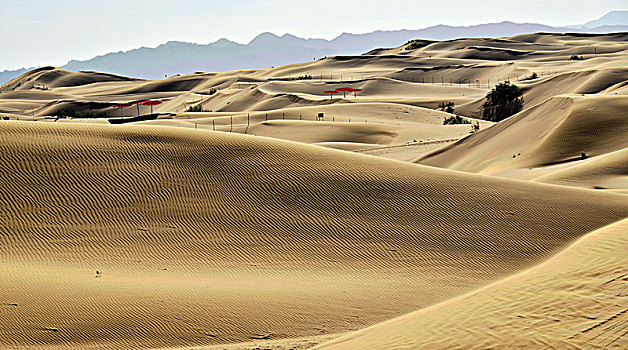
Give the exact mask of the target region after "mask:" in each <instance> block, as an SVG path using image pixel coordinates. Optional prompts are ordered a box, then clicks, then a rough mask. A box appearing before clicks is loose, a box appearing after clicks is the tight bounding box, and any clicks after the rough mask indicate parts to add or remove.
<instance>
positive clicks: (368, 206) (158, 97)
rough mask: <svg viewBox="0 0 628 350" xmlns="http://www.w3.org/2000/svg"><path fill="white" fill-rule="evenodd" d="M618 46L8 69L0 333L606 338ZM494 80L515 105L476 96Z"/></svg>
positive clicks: (11, 344) (451, 340) (623, 39)
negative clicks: (122, 68)
mask: <svg viewBox="0 0 628 350" xmlns="http://www.w3.org/2000/svg"><path fill="white" fill-rule="evenodd" d="M593 47H595V48H596V53H595V54H592V53H591V48H593ZM627 50H628V34H626V33H615V34H607V35H602V34H599V35H598V34H596V35H593V34H591V35H589V34H547V33H537V34H530V35H521V36H515V37H510V38H499V39H490V38H478V39H457V40H448V41H429V40H414V41H410V42H408V43H406V44H404V45H402V46H400V47H396V48H382V49H377V50H373V51H371V52H367V53H365V54H363V55H360V56H336V57H328V58H324V59H320V60H316V61H313V62H305V63H299V64H293V65H287V66H282V67H276V68H269V69H256V70H243V71H230V72H217V73H195V74H188V75H180V76H173V77H169V78H167V79H163V80H155V81H146V80H140V79H134V78H127V77H121V76H116V75H113V74H108V73H99V72H70V71H65V70H62V69H58V68H54V67H46V68H40V69H36V70H33V71H30V72H28V73H25V74H24V75H22V76H21V77H19V78H17V79H14V80H12V81H11V82H9V83H7V84H5V85H3V86H2V87H0V117H1V118H0V119H1V120H0V154H1V155H2V156H1V157H0V205H1V206H0V208H1V210H0V266H1V267H0V286H1V287H0V348H7V349H104V348H105V349H139V348H141V349H144V348H153V349H155V348H159V349H199V348H204V349H308V348H312V347H314V348H322V349H327V348H333V349H369V348H372V349H396V348H399V349H409V348H411V349H414V348H427V349H451V348H477V349H480V348H517V347H521V348H575V349H587V348H625V347H626V346H627V344H628V343H627V341H628V330H627V328H626V327H627V325H628V322H627V321H628V319H627V318H626V317H627V316H626V315H627V314H626V311H627V310H628V306H627V305H626V302H625V300H626V292H625V291H626V281H627V278H626V276H628V271H627V269H626V266H627V263H628V256H627V252H628V251H627V250H626V246H627V240H628V236H627V234H628V222H627V221H626V220H628V197H627V195H628V167H627V164H628V158H627V153H626V149H627V147H628V137H627V135H628V119H626V117H627V115H626V112H627V111H628V88H627V86H628V70H626V66H627V65H628V55H626V52H627ZM572 55H583V58H584V59H583V60H570V59H569V58H570V57H571V56H572ZM532 73H537V74H538V76H537V77H536V78H531V77H529V76H530V74H532ZM504 80H509V81H511V82H513V83H515V84H516V85H517V86H519V87H520V88H521V89H522V91H523V101H524V102H523V109H522V110H521V111H520V112H518V113H516V114H514V115H513V116H511V117H509V118H507V119H504V120H501V121H499V122H492V121H487V120H483V119H482V118H483V114H482V105H483V103H484V102H485V101H486V98H485V96H486V94H487V93H488V92H489V91H490V90H491V88H493V87H494V86H495V84H497V83H498V82H503V81H504ZM343 87H351V88H355V89H361V91H356V92H355V93H347V95H346V96H343V94H342V93H337V94H334V95H332V96H331V97H330V94H325V91H331V90H334V89H337V88H343ZM146 100H152V101H158V102H161V104H156V105H154V106H153V112H152V113H151V112H150V107H148V106H145V105H141V103H140V104H138V102H140V101H146ZM447 102H453V103H454V106H453V108H454V112H453V113H449V112H446V111H443V110H441V109H444V108H440V107H439V105H440V104H442V103H447ZM119 105H123V106H126V107H122V109H121V108H120V107H119ZM319 113H322V118H319V117H318V115H319ZM455 115H460V116H461V117H462V118H463V121H464V122H466V123H464V124H454V125H448V124H447V125H446V124H445V123H444V120H445V119H446V118H450V117H453V116H455ZM134 117H136V119H131V118H134Z"/></svg>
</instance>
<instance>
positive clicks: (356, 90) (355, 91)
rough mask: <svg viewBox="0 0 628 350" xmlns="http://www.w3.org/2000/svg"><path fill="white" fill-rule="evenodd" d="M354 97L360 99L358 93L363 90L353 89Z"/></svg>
mask: <svg viewBox="0 0 628 350" xmlns="http://www.w3.org/2000/svg"><path fill="white" fill-rule="evenodd" d="M351 91H353V97H358V92H360V91H362V89H353V90H351Z"/></svg>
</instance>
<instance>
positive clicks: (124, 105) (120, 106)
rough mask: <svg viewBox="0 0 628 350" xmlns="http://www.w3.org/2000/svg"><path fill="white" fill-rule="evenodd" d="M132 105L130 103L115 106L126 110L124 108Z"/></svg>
mask: <svg viewBox="0 0 628 350" xmlns="http://www.w3.org/2000/svg"><path fill="white" fill-rule="evenodd" d="M130 105H131V104H130V103H121V104H117V105H113V106H114V107H116V108H124V107H129V106H130Z"/></svg>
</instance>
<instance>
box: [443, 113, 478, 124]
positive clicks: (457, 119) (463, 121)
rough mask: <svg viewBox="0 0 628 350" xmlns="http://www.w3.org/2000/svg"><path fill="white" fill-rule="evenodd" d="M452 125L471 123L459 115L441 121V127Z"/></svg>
mask: <svg viewBox="0 0 628 350" xmlns="http://www.w3.org/2000/svg"><path fill="white" fill-rule="evenodd" d="M453 124H471V122H470V121H469V120H468V119H466V118H463V117H461V116H459V115H453V116H451V117H447V118H445V120H443V125H453Z"/></svg>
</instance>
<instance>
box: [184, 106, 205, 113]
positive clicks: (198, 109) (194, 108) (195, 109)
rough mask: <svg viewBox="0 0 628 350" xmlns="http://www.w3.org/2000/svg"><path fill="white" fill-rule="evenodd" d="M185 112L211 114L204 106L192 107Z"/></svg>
mask: <svg viewBox="0 0 628 350" xmlns="http://www.w3.org/2000/svg"><path fill="white" fill-rule="evenodd" d="M185 111H186V112H209V111H208V110H205V109H203V106H201V105H196V106H190V107H188V109H186V110H185Z"/></svg>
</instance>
